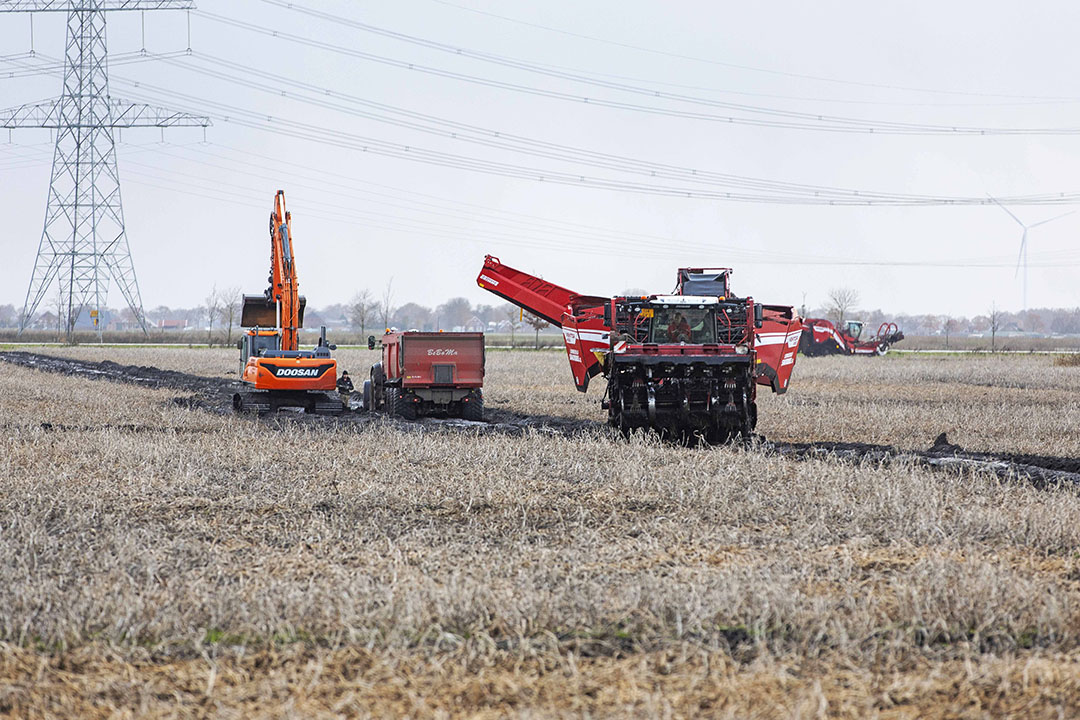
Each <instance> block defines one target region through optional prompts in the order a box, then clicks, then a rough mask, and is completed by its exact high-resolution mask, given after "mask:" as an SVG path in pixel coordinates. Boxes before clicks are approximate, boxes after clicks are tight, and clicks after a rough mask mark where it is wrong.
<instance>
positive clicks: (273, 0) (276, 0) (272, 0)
mask: <svg viewBox="0 0 1080 720" xmlns="http://www.w3.org/2000/svg"><path fill="white" fill-rule="evenodd" d="M263 1H264V2H267V3H269V4H271V5H277V6H278V7H287V8H288V9H290V10H297V11H300V12H305V13H308V14H312V13H313V12H314V11H309V10H307V9H304V8H301V7H299V6H296V5H295V4H294V3H285V2H280V0H263ZM431 2H435V3H438V4H440V5H445V6H447V7H452V8H456V9H458V10H465V11H467V12H471V13H475V14H477V15H485V16H487V17H492V18H497V19H499V20H503V21H506V22H511V23H515V24H517V25H524V26H527V27H533V28H538V29H540V30H545V31H548V32H553V33H558V34H560V35H565V36H567V37H574V38H578V39H581V40H589V41H591V42H598V43H603V44H605V45H612V46H615V47H621V48H626V49H629V50H636V51H639V52H645V53H650V54H652V55H658V56H663V57H670V58H675V59H678V60H689V61H692V62H697V63H705V64H708V65H716V66H719V67H727V68H731V69H733V70H745V71H748V72H756V73H765V74H768V75H778V76H782V77H790V78H796V79H799V80H816V81H818V82H826V83H834V84H838V85H852V86H856V87H866V88H875V89H879V90H900V91H903V92H917V93H927V94H933V95H956V96H964V97H995V98H1012V99H1017V100H1038V101H1049V102H1070V103H1071V102H1080V98H1075V97H1060V96H1039V95H1009V94H1003V93H984V92H971V91H963V90H940V89H930V88H918V87H908V86H904V85H890V84H886V83H872V82H863V81H858V80H844V79H839V78H832V77H826V76H822V75H810V74H806V73H795V72H790V71H785V70H776V69H770V68H762V67H756V66H753V65H744V64H739V63H730V62H724V61H721V60H715V59H711V58H701V57H695V56H693V55H685V54H682V53H676V52H671V51H665V50H658V49H656V48H650V47H645V46H642V45H634V44H632V43H626V42H620V41H617V40H611V39H608V38H601V37H596V36H594V35H585V34H583V33H576V32H572V31H570V30H564V29H562V28H555V27H551V26H550V25H542V24H540V23H534V22H529V21H526V20H521V19H518V18H512V17H508V16H506V15H499V14H498V13H493V12H488V11H486V10H478V9H476V8H470V7H465V6H464V5H458V4H457V3H452V2H448V0H431ZM699 89H700V88H699ZM826 102H829V101H827V100H826ZM837 102H842V101H837Z"/></svg>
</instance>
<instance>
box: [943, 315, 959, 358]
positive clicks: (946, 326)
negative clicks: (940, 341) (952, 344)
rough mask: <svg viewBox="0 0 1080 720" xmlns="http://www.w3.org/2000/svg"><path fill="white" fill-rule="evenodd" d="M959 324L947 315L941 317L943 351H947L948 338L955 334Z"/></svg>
mask: <svg viewBox="0 0 1080 720" xmlns="http://www.w3.org/2000/svg"><path fill="white" fill-rule="evenodd" d="M959 327H960V323H959V322H958V321H956V320H955V319H953V318H951V317H949V316H948V315H942V316H941V332H942V333H944V335H945V349H946V350H948V349H949V336H950V335H952V334H953V333H954V332H956V330H957V328H959Z"/></svg>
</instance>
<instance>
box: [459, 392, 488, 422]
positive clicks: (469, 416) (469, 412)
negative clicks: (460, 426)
mask: <svg viewBox="0 0 1080 720" xmlns="http://www.w3.org/2000/svg"><path fill="white" fill-rule="evenodd" d="M461 417H462V419H463V420H472V421H473V422H483V421H484V396H483V395H482V394H481V393H480V392H479V391H477V392H476V394H474V395H472V396H471V397H470V398H469V399H468V402H463V403H461Z"/></svg>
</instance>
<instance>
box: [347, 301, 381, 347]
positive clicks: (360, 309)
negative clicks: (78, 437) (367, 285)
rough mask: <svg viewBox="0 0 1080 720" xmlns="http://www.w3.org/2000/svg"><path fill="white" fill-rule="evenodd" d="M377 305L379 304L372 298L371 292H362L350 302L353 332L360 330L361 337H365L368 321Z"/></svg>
mask: <svg viewBox="0 0 1080 720" xmlns="http://www.w3.org/2000/svg"><path fill="white" fill-rule="evenodd" d="M376 305H377V303H376V302H375V299H374V298H373V297H372V296H371V291H370V290H360V291H359V292H357V293H356V294H355V295H353V297H352V300H350V301H349V308H348V310H349V325H351V326H352V329H353V330H359V331H360V335H361V337H363V335H364V332H365V330H366V329H367V322H368V319H369V318H370V317H371V314H372V312H373V311H374V310H375V306H376Z"/></svg>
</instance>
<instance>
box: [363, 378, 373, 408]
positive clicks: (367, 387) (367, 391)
mask: <svg viewBox="0 0 1080 720" xmlns="http://www.w3.org/2000/svg"><path fill="white" fill-rule="evenodd" d="M361 398H362V400H361V402H362V403H363V406H362V409H363V411H364V412H371V411H372V410H373V408H372V407H371V381H370V380H365V381H364V392H363V395H362V396H361Z"/></svg>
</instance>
